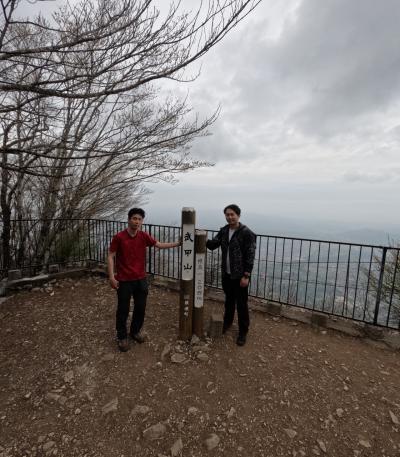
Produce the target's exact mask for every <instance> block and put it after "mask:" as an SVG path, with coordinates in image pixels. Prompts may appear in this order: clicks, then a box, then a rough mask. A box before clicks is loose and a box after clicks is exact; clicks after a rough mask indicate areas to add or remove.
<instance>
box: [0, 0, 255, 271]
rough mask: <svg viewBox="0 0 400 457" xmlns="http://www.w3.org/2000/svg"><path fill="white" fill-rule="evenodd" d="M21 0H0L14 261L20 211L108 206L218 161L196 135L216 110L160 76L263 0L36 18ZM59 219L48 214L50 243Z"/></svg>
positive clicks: (136, 1) (5, 174) (179, 75)
mask: <svg viewBox="0 0 400 457" xmlns="http://www.w3.org/2000/svg"><path fill="white" fill-rule="evenodd" d="M23 3H24V1H23V0H0V5H1V10H0V24H1V30H0V113H1V116H2V122H1V128H0V151H1V154H2V156H1V190H0V200H1V212H2V216H3V232H2V239H3V243H2V250H3V260H4V264H5V266H6V268H7V266H8V265H9V258H10V252H9V240H10V221H11V218H12V217H17V218H20V219H21V218H23V217H37V218H40V219H42V220H43V221H46V220H50V219H54V218H60V219H64V218H65V219H68V218H79V217H82V218H83V217H95V216H97V217H98V216H110V215H111V213H112V212H114V213H115V212H118V211H120V210H122V209H123V207H126V205H129V202H130V201H132V200H138V199H140V198H142V197H143V195H144V194H145V193H146V189H145V186H144V184H145V183H146V182H149V181H152V180H157V179H164V180H173V179H174V175H175V174H176V173H181V172H184V171H187V170H190V169H193V168H196V167H200V166H206V165H209V164H207V163H206V162H204V161H201V160H194V159H193V158H192V157H191V156H190V153H189V152H190V144H191V141H192V140H193V139H194V138H195V137H197V136H201V135H205V134H206V133H207V128H208V127H209V126H210V125H211V124H212V122H213V121H214V120H215V118H216V116H217V114H218V113H217V112H216V113H214V114H212V115H211V116H210V117H209V118H207V119H205V120H203V121H200V120H199V119H198V118H197V116H196V115H194V114H193V113H192V111H191V109H190V107H189V106H188V105H187V101H186V100H179V99H175V98H172V97H169V98H164V99H162V98H160V96H159V88H158V86H157V85H156V82H157V81H160V80H162V79H174V80H178V81H179V80H184V79H185V78H187V76H186V75H185V68H186V67H187V66H188V65H190V64H191V63H193V62H195V61H196V60H198V59H200V58H201V57H202V56H203V55H204V54H205V53H206V52H208V50H210V49H211V48H212V47H213V46H215V45H216V44H217V43H218V42H219V41H220V40H221V39H222V38H223V37H224V36H225V35H226V34H227V33H228V32H229V31H230V30H231V29H232V28H233V27H234V26H236V25H237V24H238V23H239V22H240V20H242V19H243V18H244V17H245V16H246V15H247V14H248V13H249V12H250V11H252V10H253V9H254V8H255V6H256V5H257V4H258V3H259V1H256V0H248V1H239V0H235V1H233V0H230V1H227V0H226V1H224V2H220V1H208V2H205V3H204V4H203V3H201V4H200V6H199V9H198V10H197V11H196V12H194V14H192V15H190V14H187V13H180V12H179V4H178V5H174V4H171V6H170V9H169V12H168V13H167V14H166V16H165V17H161V15H160V12H159V11H158V10H157V9H156V8H155V7H153V6H152V1H150V0H122V1H119V2H108V1H105V0H93V1H88V2H82V3H79V4H76V5H70V4H67V5H66V6H65V7H63V8H62V9H60V10H59V11H58V12H57V13H55V14H54V15H53V17H52V18H51V19H44V18H43V17H40V16H39V17H37V18H35V19H32V20H31V19H21V18H20V17H19V15H18V14H17V11H18V7H19V6H22V5H23ZM43 3H45V1H43ZM189 79H190V78H189ZM32 201H34V202H35V203H34V205H32ZM110 207H111V208H113V209H112V211H111V212H110ZM52 230H53V233H51V232H52ZM54 230H57V229H51V227H50V225H49V224H48V223H46V222H43V223H42V226H41V228H40V236H39V241H38V244H41V245H42V247H43V249H42V251H43V250H45V249H46V248H45V245H46V243H45V242H44V240H46V239H49V240H51V238H52V237H54V236H55V232H54Z"/></svg>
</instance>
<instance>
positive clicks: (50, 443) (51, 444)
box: [43, 441, 56, 452]
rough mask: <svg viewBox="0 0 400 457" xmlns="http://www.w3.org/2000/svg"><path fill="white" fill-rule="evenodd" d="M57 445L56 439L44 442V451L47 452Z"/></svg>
mask: <svg viewBox="0 0 400 457" xmlns="http://www.w3.org/2000/svg"><path fill="white" fill-rule="evenodd" d="M55 445H56V443H55V441H47V443H45V444H43V451H44V452H47V451H48V450H50V449H52V448H53V447H54V446H55Z"/></svg>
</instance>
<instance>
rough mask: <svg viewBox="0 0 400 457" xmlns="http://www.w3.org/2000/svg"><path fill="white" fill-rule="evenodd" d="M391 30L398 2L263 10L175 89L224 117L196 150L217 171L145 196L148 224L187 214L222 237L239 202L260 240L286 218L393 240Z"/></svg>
mask: <svg viewBox="0 0 400 457" xmlns="http://www.w3.org/2000/svg"><path fill="white" fill-rule="evenodd" d="M182 4H183V6H185V5H187V6H188V7H190V6H191V5H193V4H194V2H193V1H189V0H183V2H182ZM399 23H400V2H399V1H398V0H382V1H380V2H377V1H376V0H352V1H350V2H349V1H348V0H324V1H321V0H264V1H263V2H262V3H261V4H260V5H259V6H258V8H257V9H256V10H255V11H254V12H253V14H252V15H251V16H249V17H248V18H247V19H246V21H245V22H243V23H242V24H241V25H240V26H239V27H238V28H237V29H235V30H233V31H232V32H231V33H230V35H228V36H227V37H226V39H225V41H224V42H222V43H220V45H219V46H218V47H217V48H215V49H213V50H212V51H211V52H210V53H209V54H207V55H206V57H205V58H204V60H203V61H202V69H201V75H200V77H199V78H198V79H197V80H196V81H195V82H194V83H190V84H186V85H183V86H182V85H181V86H179V87H178V86H177V87H176V88H175V90H176V91H182V93H183V94H186V92H187V91H188V92H189V96H190V101H191V103H192V105H193V107H194V108H195V109H196V110H197V111H198V112H199V113H200V114H202V115H206V114H210V113H211V112H212V111H213V110H214V109H215V108H216V107H217V106H218V105H219V104H220V105H221V108H222V109H221V114H220V116H219V119H218V120H217V122H216V123H215V124H214V125H213V126H212V128H211V133H212V136H210V137H208V138H203V139H198V140H197V141H196V142H195V143H194V144H193V154H195V155H196V156H198V157H199V158H202V159H207V160H211V161H213V162H215V166H214V167H212V168H208V169H199V170H196V171H192V172H190V173H188V174H186V175H181V176H180V178H179V181H180V182H179V183H178V184H176V185H174V186H171V185H170V184H157V185H151V189H152V190H153V194H152V195H150V197H149V203H148V204H147V205H146V208H147V209H148V211H149V214H151V219H152V221H154V222H156V221H157V216H158V215H159V217H160V218H161V219H163V221H164V222H173V221H176V220H179V211H180V209H181V208H182V207H183V206H191V207H194V208H195V209H196V210H197V213H198V219H199V221H200V222H203V223H209V220H210V219H209V217H210V214H211V216H212V217H215V219H217V221H216V225H222V223H223V217H222V215H221V208H223V207H224V206H225V205H226V204H228V203H231V202H236V203H237V204H239V205H240V206H241V207H242V210H243V216H242V219H243V220H244V221H245V219H246V214H252V215H253V216H254V215H255V214H259V215H260V217H261V216H263V220H264V221H265V230H264V233H268V220H271V219H273V218H279V217H285V218H288V219H293V220H295V221H296V220H298V221H301V222H302V223H303V222H304V223H306V224H309V226H310V228H312V227H315V225H316V224H317V225H318V224H320V223H321V224H322V225H323V224H324V223H327V224H333V225H335V227H339V228H340V226H341V225H342V226H343V230H344V229H347V228H349V227H353V228H379V229H382V230H386V231H391V232H392V233H393V231H396V230H397V232H396V234H399V232H400V230H398V227H400V211H399V205H398V196H399V195H400V154H399V144H400V111H399V108H400V78H399V74H400V54H399V32H398V30H399ZM169 212H170V216H168V213H169ZM206 213H207V215H208V216H207V218H206V217H205V216H204V217H203V219H202V214H203V215H205V214H206ZM166 214H167V215H166ZM168 217H170V219H169V220H165V219H168ZM251 220H254V217H252V218H251ZM395 227H397V228H395ZM399 237H400V234H399Z"/></svg>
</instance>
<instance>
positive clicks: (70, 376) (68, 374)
mask: <svg viewBox="0 0 400 457" xmlns="http://www.w3.org/2000/svg"><path fill="white" fill-rule="evenodd" d="M73 379H74V372H73V371H72V370H69V371H67V372H66V373H65V375H64V381H65V382H68V383H70V382H72V381H73Z"/></svg>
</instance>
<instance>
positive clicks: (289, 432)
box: [283, 428, 297, 439]
mask: <svg viewBox="0 0 400 457" xmlns="http://www.w3.org/2000/svg"><path fill="white" fill-rule="evenodd" d="M283 431H284V432H285V433H286V435H287V436H288V437H289V438H291V439H293V438H294V437H295V436H296V435H297V432H296V431H295V430H292V429H291V428H284V429H283Z"/></svg>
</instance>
